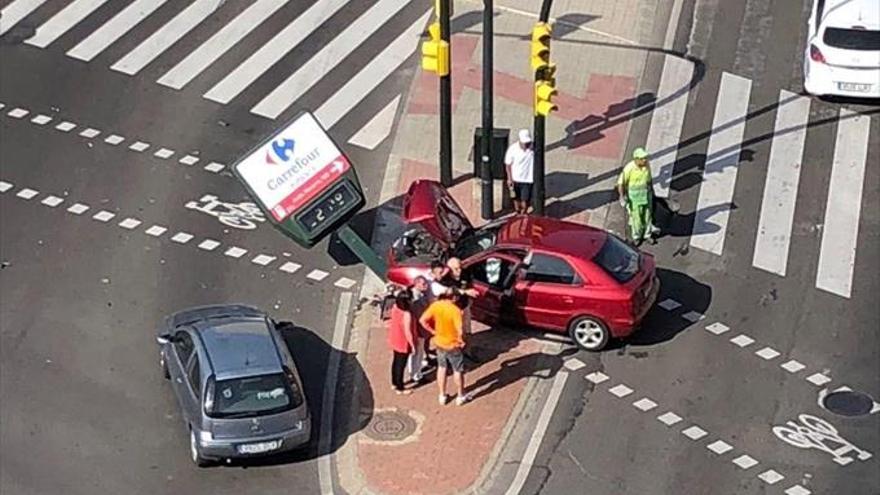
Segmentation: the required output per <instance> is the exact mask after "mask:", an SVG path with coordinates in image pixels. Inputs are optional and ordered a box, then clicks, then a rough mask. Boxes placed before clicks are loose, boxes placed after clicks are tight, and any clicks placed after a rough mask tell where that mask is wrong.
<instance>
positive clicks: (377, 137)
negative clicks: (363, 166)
mask: <svg viewBox="0 0 880 495" xmlns="http://www.w3.org/2000/svg"><path fill="white" fill-rule="evenodd" d="M399 103H400V95H397V96H395V97H394V99H393V100H391V102H389V103H388V104H387V105H385V108H383V109H382V110H380V111H379V113H377V114H376V115H374V116H373V118H372V119H370V121H369V122H367V123H366V124H365V125H364V126H363V127H361V128H360V130H359V131H357V132H356V133H355V134H354V136H352V137H351V139H349V140H348V144H353V145H355V146H360V147H361V148H364V149H368V150H374V149H376V147H377V146H379V145H380V144H382V141H384V140H385V139H386V138H387V137H388V136H389V135H391V128H392V127H393V126H394V116H395V115H397V106H398V104H399Z"/></svg>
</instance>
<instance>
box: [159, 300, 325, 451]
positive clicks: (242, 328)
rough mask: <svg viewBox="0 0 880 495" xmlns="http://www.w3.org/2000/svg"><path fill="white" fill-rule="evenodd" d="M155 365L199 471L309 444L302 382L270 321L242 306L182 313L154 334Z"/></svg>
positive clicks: (307, 416)
mask: <svg viewBox="0 0 880 495" xmlns="http://www.w3.org/2000/svg"><path fill="white" fill-rule="evenodd" d="M157 341H158V342H159V346H160V350H159V356H160V363H161V365H162V370H163V372H164V373H165V378H167V379H169V380H170V381H171V387H172V389H173V390H174V395H175V396H176V397H177V401H178V403H179V404H180V408H181V410H182V411H183V419H184V421H185V424H186V427H187V429H188V431H189V442H190V455H191V456H192V460H193V462H195V463H196V464H197V465H199V466H206V465H209V464H211V463H212V462H217V461H224V460H225V461H227V462H229V461H230V460H231V459H235V458H247V457H254V456H264V455H271V454H278V453H280V452H284V451H289V450H292V449H296V448H298V447H302V446H304V445H306V444H307V443H308V442H309V437H310V435H311V418H310V415H309V409H308V405H307V404H306V399H305V395H304V394H303V387H302V380H300V377H299V373H298V372H297V369H296V365H295V364H294V361H293V357H292V356H291V355H290V353H289V351H288V350H287V346H286V345H285V343H284V340H283V339H282V338H281V335H280V334H279V332H278V330H277V325H276V323H275V322H274V321H273V320H272V319H271V318H269V317H268V316H267V315H266V314H265V313H263V312H262V311H260V310H258V309H256V308H252V307H249V306H242V305H218V306H205V307H200V308H193V309H188V310H185V311H181V312H178V313H175V314H173V315H171V316H170V317H168V318H167V319H166V322H165V326H164V328H163V329H161V330H160V331H159V337H158V338H157Z"/></svg>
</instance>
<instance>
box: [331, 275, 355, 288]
mask: <svg viewBox="0 0 880 495" xmlns="http://www.w3.org/2000/svg"><path fill="white" fill-rule="evenodd" d="M333 285H335V286H336V287H339V288H340V289H345V290H349V289H351V288H352V287H354V286H355V285H357V282H356V281H354V280H352V279H350V278H347V277H342V278H340V279H339V280H337V281H336V283H334V284H333Z"/></svg>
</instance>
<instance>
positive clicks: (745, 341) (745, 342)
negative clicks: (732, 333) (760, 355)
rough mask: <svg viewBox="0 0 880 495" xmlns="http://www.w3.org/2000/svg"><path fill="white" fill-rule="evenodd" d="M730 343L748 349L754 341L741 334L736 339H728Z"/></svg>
mask: <svg viewBox="0 0 880 495" xmlns="http://www.w3.org/2000/svg"><path fill="white" fill-rule="evenodd" d="M730 341H731V342H732V343H734V344H736V345H738V346H739V347H748V346H750V345H752V344H754V343H755V339H753V338H751V337H749V336H748V335H746V334H744V333H741V334H739V335H737V336H736V337H734V338H732V339H730Z"/></svg>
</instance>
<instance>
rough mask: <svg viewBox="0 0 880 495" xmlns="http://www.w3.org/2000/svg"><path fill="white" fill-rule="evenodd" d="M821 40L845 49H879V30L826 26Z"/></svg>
mask: <svg viewBox="0 0 880 495" xmlns="http://www.w3.org/2000/svg"><path fill="white" fill-rule="evenodd" d="M822 41H823V42H824V43H825V44H826V45H828V46H832V47H834V48H843V49H845V50H865V51H876V50H880V31H877V30H870V29H846V28H832V27H830V28H827V29H825V35H824V36H822Z"/></svg>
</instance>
